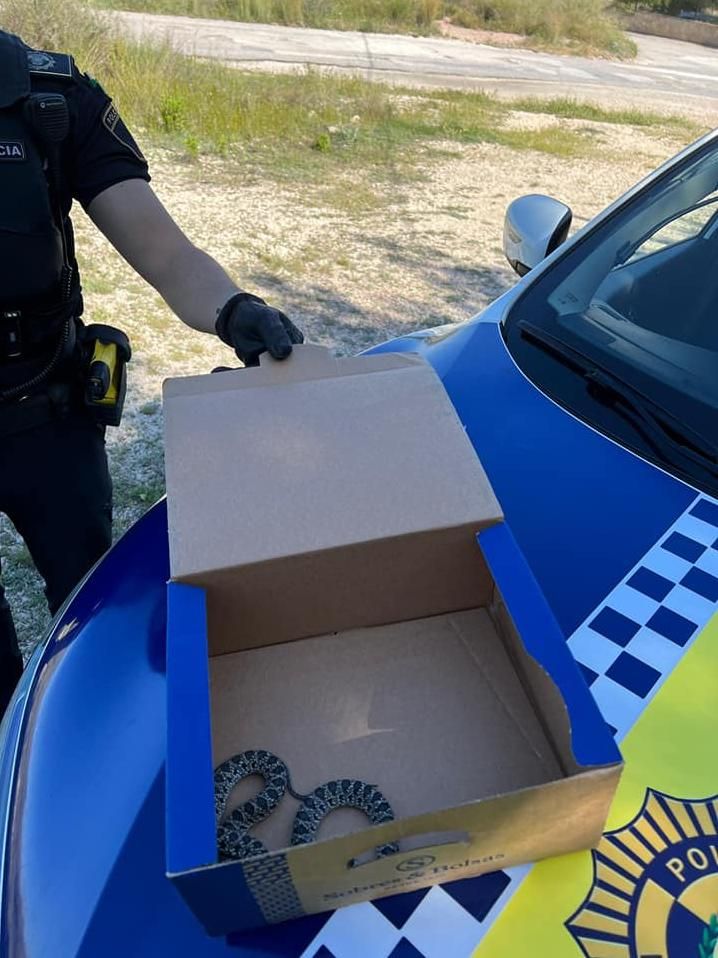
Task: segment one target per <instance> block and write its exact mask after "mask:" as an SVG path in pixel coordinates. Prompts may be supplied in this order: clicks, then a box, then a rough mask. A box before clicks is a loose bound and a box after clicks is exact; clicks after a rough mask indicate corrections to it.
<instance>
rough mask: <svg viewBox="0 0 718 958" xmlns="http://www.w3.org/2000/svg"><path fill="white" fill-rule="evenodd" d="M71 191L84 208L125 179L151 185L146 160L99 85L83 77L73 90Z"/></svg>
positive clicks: (70, 160) (70, 162)
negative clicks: (143, 181) (139, 180)
mask: <svg viewBox="0 0 718 958" xmlns="http://www.w3.org/2000/svg"><path fill="white" fill-rule="evenodd" d="M71 99H72V120H73V126H72V133H71V144H70V156H69V158H68V159H69V163H68V166H69V169H68V172H69V180H70V183H69V185H70V189H71V192H72V196H73V198H74V199H76V200H78V201H79V202H80V203H81V205H82V206H83V208H84V209H87V207H88V206H89V205H90V203H91V202H92V201H93V200H94V199H95V197H96V196H98V195H99V194H100V193H102V192H103V190H106V189H108V188H109V187H110V186H114V185H115V184H116V183H122V182H123V181H124V180H133V179H141V180H145V181H147V182H149V180H150V174H149V169H148V166H147V160H146V159H145V158H144V156H143V155H142V151H141V150H140V148H139V146H138V145H137V142H136V141H135V139H134V137H133V136H132V134H131V133H130V131H129V130H128V129H127V127H126V126H125V124H124V122H123V121H122V118H121V117H120V115H119V113H118V112H117V109H116V107H115V105H114V103H113V102H112V100H111V99H110V97H109V96H108V95H107V94H106V93H105V91H104V90H103V89H102V87H100V86H99V84H96V83H95V82H94V81H92V80H90V79H89V78H88V77H86V76H80V77H79V78H78V80H77V83H76V85H75V87H74V89H73V91H72V98H71Z"/></svg>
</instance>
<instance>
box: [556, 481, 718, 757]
mask: <svg viewBox="0 0 718 958" xmlns="http://www.w3.org/2000/svg"><path fill="white" fill-rule="evenodd" d="M716 604H718V504H716V503H715V502H713V501H711V500H710V499H706V498H705V497H699V498H698V499H696V500H695V502H694V503H693V504H692V505H691V506H690V507H689V508H688V510H687V511H686V512H684V513H683V515H682V516H680V518H679V519H678V520H677V522H675V523H674V525H673V526H672V527H671V528H670V529H669V530H668V531H667V532H666V534H665V535H664V536H663V537H662V538H661V539H660V540H659V542H658V543H657V544H656V545H655V546H654V547H653V548H652V549H651V550H650V551H649V552H648V553H647V554H646V555H645V556H644V557H643V558H642V559H641V561H640V562H639V564H638V565H637V566H636V567H635V568H633V569H632V570H631V572H630V573H629V574H628V575H627V576H626V578H625V579H624V580H623V582H621V583H620V584H619V585H618V586H616V588H615V589H614V590H613V592H612V593H611V594H610V595H609V596H608V598H607V599H606V601H605V602H604V603H603V605H601V606H600V607H599V609H598V610H596V611H594V612H592V613H591V615H590V616H589V617H588V619H586V621H585V622H584V623H583V624H582V625H581V626H580V627H579V628H578V629H577V630H576V631H575V632H574V634H573V635H572V636H571V638H570V639H569V641H568V644H569V648H570V649H571V652H572V653H573V656H574V658H575V659H576V661H577V662H578V663H579V665H580V666H581V668H582V670H583V672H584V674H585V676H586V679H587V680H588V683H589V685H590V686H591V691H592V692H593V695H594V697H595V699H596V701H597V702H598V706H599V708H600V709H601V711H602V713H603V716H604V718H605V719H606V721H607V722H608V723H609V725H610V726H611V727H612V728H613V729H614V732H615V735H616V739H617V741H619V742H620V740H621V739H622V738H623V737H624V735H625V734H626V733H627V732H628V730H629V729H630V728H631V726H632V725H633V723H634V722H635V721H636V719H637V718H638V716H639V715H640V714H641V712H642V711H643V709H644V708H645V707H646V704H647V703H648V702H649V701H650V699H651V698H652V697H653V695H655V693H656V691H657V690H658V688H659V687H660V685H661V683H662V681H663V679H664V678H665V676H667V675H668V674H669V673H670V672H671V671H672V669H673V668H674V667H675V666H676V664H677V663H678V660H679V659H680V658H681V656H682V655H683V653H684V652H685V650H686V647H687V646H688V644H689V642H690V641H691V639H692V638H693V637H694V636H695V635H696V634H697V632H698V631H699V629H701V628H702V627H703V626H704V625H705V624H706V622H707V621H708V620H709V619H710V617H711V616H712V615H713V613H714V612H715V610H716Z"/></svg>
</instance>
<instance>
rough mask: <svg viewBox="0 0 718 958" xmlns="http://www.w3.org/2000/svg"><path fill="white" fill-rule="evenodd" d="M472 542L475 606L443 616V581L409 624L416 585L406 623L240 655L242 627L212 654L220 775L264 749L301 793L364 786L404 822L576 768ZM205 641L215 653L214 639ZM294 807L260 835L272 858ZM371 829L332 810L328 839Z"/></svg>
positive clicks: (283, 842) (289, 804)
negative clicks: (432, 609) (429, 610)
mask: <svg viewBox="0 0 718 958" xmlns="http://www.w3.org/2000/svg"><path fill="white" fill-rule="evenodd" d="M471 540H472V541H473V556H471V557H470V559H471V561H470V568H471V569H472V570H473V572H474V580H475V585H474V597H475V600H474V603H473V605H472V607H471V608H468V609H460V610H457V611H451V612H445V611H443V607H444V606H445V605H446V601H447V596H446V595H444V596H442V594H441V589H440V584H441V582H442V581H443V582H444V584H445V586H446V589H447V594H448V595H449V596H450V595H451V592H452V587H451V582H450V579H449V577H447V576H442V575H440V574H438V573H437V576H436V579H437V581H436V583H435V601H436V604H437V606H438V608H440V609H442V611H441V612H440V613H439V614H436V615H427V616H423V617H416V616H413V615H412V604H413V601H414V597H415V595H416V593H414V592H412V590H409V589H408V590H406V595H407V600H408V603H409V604H408V605H407V606H406V607H405V608H404V609H402V608H400V607H399V606H398V605H395V606H394V609H393V611H394V615H395V618H396V619H397V620H402V621H393V622H390V623H387V624H382V625H374V626H369V627H366V628H354V629H348V630H341V631H332V632H327V633H325V634H320V635H316V636H313V637H310V638H304V639H300V640H297V641H292V642H285V643H281V644H271V645H267V646H265V647H259V648H258V647H254V648H243V641H242V628H241V626H240V625H238V626H237V627H236V628H235V629H234V636H235V649H236V651H227V649H226V640H223V642H222V652H221V654H217V653H215V654H210V699H211V716H212V739H213V758H214V765H215V767H216V766H217V765H218V764H220V763H221V762H222V761H224V760H226V759H227V758H229V757H230V756H231V755H234V754H236V753H238V752H241V751H243V750H245V749H267V750H268V751H270V752H273V753H274V754H276V755H278V756H279V757H280V758H282V759H283V761H285V762H286V764H287V766H288V767H289V770H290V774H291V778H292V784H293V787H294V789H295V790H296V791H298V792H300V793H308V792H310V791H312V790H313V789H314V788H315V787H316V786H318V785H319V784H321V783H323V782H326V781H329V780H331V779H336V778H358V779H361V780H363V781H366V782H371V783H372V784H376V785H377V786H378V787H379V788H380V789H381V791H382V792H383V793H384V795H385V797H386V798H387V800H388V801H389V802H390V804H391V805H392V807H393V810H394V814H395V817H396V818H405V817H408V816H412V815H417V814H421V813H424V812H430V811H433V810H439V809H443V808H447V807H453V806H456V805H460V804H462V803H465V802H471V801H476V800H479V799H482V798H486V797H489V796H492V795H498V794H502V793H505V792H510V791H514V790H517V789H522V788H526V787H529V786H534V785H540V784H543V783H546V782H550V781H554V780H556V779H559V778H561V777H563V774H564V768H565V766H566V763H567V762H571V763H573V760H572V758H571V756H570V747H568V722H567V718H566V712H565V708H563V707H561V709H560V712H559V711H556V713H555V718H556V719H557V723H556V724H557V729H556V730H557V731H559V732H561V725H563V727H564V728H563V734H562V736H561V738H560V744H557V742H556V741H554V730H552V728H551V724H550V723H549V724H547V722H546V720H545V717H544V715H543V707H542V704H541V701H547V699H546V695H545V694H544V692H545V690H544V691H543V692H542V691H541V689H539V696H538V697H537V696H536V694H535V693H534V691H533V689H532V685H531V682H530V681H529V680H528V679H527V676H528V674H529V671H530V669H531V666H530V663H529V661H528V659H529V656H527V655H526V653H525V652H523V651H522V648H521V645H520V642H519V643H518V644H515V643H514V642H513V641H512V639H511V636H510V620H506V621H504V622H503V624H502V616H500V615H497V614H496V613H495V610H492V609H491V608H490V606H491V598H492V595H493V591H492V580H491V577H490V573H489V571H488V568H487V567H486V565H485V563H484V562H483V559H482V557H481V553H480V551H479V549H478V547H477V546H476V543H475V540H473V537H471ZM277 586H278V595H280V594H281V583H277ZM402 613H404V614H402ZM297 626H298V631H299V632H300V633H301V631H302V625H301V622H298V623H297ZM209 639H210V647H211V646H212V636H211V631H210V635H209ZM531 661H533V660H531ZM533 665H534V667H535V668H536V669H538V670H539V672H542V670H541V669H540V668H539V667H538V666H536V664H535V663H533ZM546 681H547V682H548V683H549V685H551V683H550V680H549V679H548V678H546ZM555 694H556V696H558V692H557V691H556V690H555ZM540 699H541V701H539V700H540ZM559 702H560V696H559ZM557 749H558V750H557ZM259 787H261V779H259V778H251V779H246V780H245V781H244V782H242V783H240V784H239V785H238V786H237V787H236V788H235V790H234V792H233V794H232V796H231V798H230V803H229V804H230V808H233V807H235V806H236V805H237V804H239V803H240V802H242V801H245V800H246V799H247V798H248V797H250V796H251V795H252V794H254V793H256V791H257V790H258V788H259ZM297 808H298V803H297V801H296V800H295V799H293V798H291V796H289V795H287V796H285V798H284V799H283V800H282V802H281V804H280V806H279V808H278V809H277V810H276V811H275V812H274V813H273V814H272V815H271V816H270V817H269V818H268V819H267V820H266V821H265V822H263V823H261V824H259V825H258V826H256V827H255V828H254V829H253V830H252V834H253V835H255V836H256V837H257V838H259V839H260V840H262V841H264V842H265V843H266V845H267V847H268V848H270V849H272V850H276V849H278V848H284V847H286V846H288V844H289V841H290V836H291V828H292V822H293V818H294V815H295V814H296V811H297ZM367 825H368V822H367V819H366V817H365V816H364V815H362V814H361V813H360V812H358V811H355V810H350V809H341V810H337V811H336V812H334V813H332V814H331V815H330V816H328V817H327V818H326V819H325V822H324V823H323V825H322V827H321V830H320V833H319V838H320V839H325V838H331V837H335V836H337V835H342V834H347V833H349V832H353V831H357V830H360V829H364V828H366V827H367Z"/></svg>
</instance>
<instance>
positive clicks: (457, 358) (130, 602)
mask: <svg viewBox="0 0 718 958" xmlns="http://www.w3.org/2000/svg"><path fill="white" fill-rule="evenodd" d="M503 305H505V303H504V304H502V303H501V302H498V303H497V304H496V305H495V306H494V307H493V308H492V309H490V310H489V311H488V312H487V313H486V314H484V315H483V316H482V317H478V318H476V319H474V320H472V321H470V322H468V323H465V324H460V325H457V326H452V327H443V328H441V329H438V330H429V331H426V332H423V333H418V334H415V335H412V336H408V337H405V338H403V339H400V340H395V341H394V342H392V343H388V344H386V345H383V346H381V347H378V349H380V350H395V351H397V350H398V351H412V352H418V353H421V354H422V355H424V356H425V357H426V359H427V360H428V361H429V362H430V363H431V364H432V365H433V366H434V368H435V369H436V371H437V373H438V375H439V376H440V378H441V379H442V381H443V383H444V385H445V387H446V389H447V392H448V393H449V395H450V397H451V399H452V401H453V402H454V405H455V406H456V409H457V411H458V414H459V417H460V419H461V421H462V422H463V424H464V426H465V428H466V430H467V433H468V435H469V437H470V438H471V441H472V442H473V444H474V446H475V447H476V450H477V452H478V454H479V456H480V458H481V460H482V462H483V464H484V467H485V469H486V471H487V473H488V475H489V478H490V480H491V482H492V484H493V486H494V489H495V491H496V494H497V496H498V498H499V500H500V502H501V504H502V507H503V510H504V513H505V516H506V519H507V521H508V523H509V525H510V526H511V529H512V531H513V533H514V535H515V536H516V538H517V539H518V541H519V543H520V545H521V547H522V548H523V550H524V553H525V555H526V557H527V558H528V561H529V563H530V564H531V567H532V569H533V571H534V574H535V576H536V578H537V579H538V581H539V583H540V585H541V586H542V587H543V589H544V592H545V594H546V596H547V598H548V600H549V603H550V604H551V606H552V608H553V611H554V614H555V616H556V618H557V620H558V622H559V624H560V626H561V627H562V629H563V630H564V633H565V634H566V635H567V636H568V635H569V634H570V633H571V632H572V631H573V630H574V629H575V628H576V627H577V625H578V624H579V623H580V622H582V621H583V619H584V618H585V617H586V616H587V615H588V614H589V613H590V612H591V611H592V610H593V609H594V608H595V607H596V606H597V605H598V603H599V602H600V601H601V600H602V599H603V598H604V597H605V596H606V595H607V594H608V592H609V591H610V590H611V589H612V587H613V586H614V585H615V584H616V583H617V582H619V580H621V579H622V577H623V576H624V575H625V574H626V572H627V571H628V570H629V569H631V568H632V567H633V565H635V563H636V562H637V561H638V559H639V558H640V556H641V555H643V554H644V553H645V552H646V550H647V549H648V548H650V547H651V545H652V544H653V543H655V542H656V540H657V539H658V538H659V537H660V536H661V534H662V533H663V532H664V531H665V530H666V528H668V527H669V526H670V525H671V523H672V522H673V521H674V519H675V518H676V517H677V516H678V515H680V514H681V513H682V512H683V511H684V510H685V509H686V508H687V506H688V505H689V504H690V503H691V501H692V500H694V499H695V498H696V496H697V493H696V492H695V490H693V489H691V488H689V487H688V486H686V485H684V484H683V483H681V482H679V481H677V480H676V479H674V478H672V477H670V476H668V475H667V474H665V473H664V472H662V471H661V470H659V469H657V468H656V467H654V466H652V465H650V464H648V463H647V462H644V461H643V460H641V459H640V458H638V457H637V456H635V455H634V454H633V453H630V452H628V451H626V450H625V449H623V448H622V447H620V446H618V445H617V444H616V443H614V442H612V441H610V440H608V439H606V438H605V437H603V436H601V435H599V434H598V433H596V432H595V431H594V430H592V429H590V428H589V427H587V426H586V425H585V424H583V423H581V422H579V421H578V420H576V419H575V418H573V417H572V416H571V415H569V414H568V413H567V412H565V411H564V410H563V409H561V408H560V407H559V406H557V405H556V404H555V403H553V402H552V401H551V400H549V399H548V398H547V397H545V396H544V395H543V394H542V393H541V392H539V391H538V390H537V389H536V388H535V387H534V386H533V385H532V384H531V383H530V382H529V381H528V380H527V379H526V378H525V377H524V375H523V374H522V373H521V372H520V371H519V369H518V368H517V367H516V366H515V364H514V363H513V361H512V359H511V357H510V356H509V354H508V353H507V351H506V347H505V345H504V342H503V339H502V336H501V330H500V326H499V324H498V319H499V317H500V315H501V311H502V309H503ZM429 438H430V437H429ZM168 574H169V570H168V549H167V517H166V509H165V505H164V502H161V503H159V504H158V505H156V506H155V507H154V508H153V509H151V510H150V512H149V513H148V514H147V515H146V516H145V517H144V518H143V519H142V520H141V521H140V522H139V523H137V524H136V525H135V526H134V527H133V528H132V529H131V530H130V532H129V533H128V534H127V535H126V536H124V537H123V538H122V539H121V540H120V542H118V544H117V545H116V546H115V547H114V548H113V549H112V550H111V551H110V552H109V553H108V554H107V556H106V557H105V558H104V559H103V560H102V561H101V562H100V564H99V565H98V566H97V567H96V568H95V569H94V570H93V572H92V573H91V574H90V575H89V576H88V578H87V579H86V580H85V582H84V583H83V584H82V586H81V587H80V588H79V589H78V590H77V591H76V593H75V594H74V596H73V597H72V598H71V600H70V601H69V602H68V604H67V605H66V606H65V608H64V609H63V610H62V611H61V612H60V614H59V615H58V616H57V617H56V619H55V622H54V624H53V628H52V631H51V634H50V636H49V638H48V639H47V642H46V643H45V644H44V646H43V647H42V648H41V649H39V650H38V652H37V653H36V654H35V656H34V657H33V660H32V662H31V664H30V666H29V667H28V669H27V671H26V674H25V676H24V678H23V681H22V683H21V686H20V688H19V690H18V694H17V695H16V697H15V700H14V701H13V703H12V707H11V708H10V709H9V711H8V713H7V715H6V718H5V720H4V723H3V727H2V738H3V748H2V753H0V824H1V825H2V827H3V853H2V863H1V869H0V880H1V882H2V888H1V892H2V905H1V907H2V925H1V927H2V931H1V934H2V938H1V941H2V954H3V955H8V956H24V958H40V956H43V958H46V956H52V958H57V956H78V958H85V956H87V958H90V956H92V958H96V956H98V955H103V956H104V958H112V956H115V955H117V956H120V955H122V956H127V955H132V956H134V958H144V956H153V958H154V956H157V955H160V954H172V955H175V956H183V955H187V956H193V958H202V956H205V955H207V956H214V955H228V956H229V955H232V956H234V958H237V956H241V958H248V956H254V955H257V956H259V955H273V956H279V955H287V956H289V955H293V956H295V955H299V954H301V952H302V951H303V949H304V947H305V946H306V945H307V944H308V943H309V942H310V940H311V939H312V937H313V936H314V935H315V934H316V932H317V929H318V928H320V927H321V926H322V924H323V922H324V921H325V920H326V917H325V916H314V917H312V918H307V919H302V920H301V921H298V922H293V923H291V925H284V926H280V927H278V928H275V929H269V930H267V931H262V932H259V933H256V934H253V935H249V936H246V935H245V936H243V937H242V938H241V939H237V940H236V941H231V940H225V939H214V940H212V939H208V938H207V937H206V936H205V935H204V934H203V932H202V929H201V928H200V926H199V924H198V923H197V922H196V920H195V919H194V918H193V917H192V915H191V913H190V912H189V910H188V909H187V908H186V906H185V905H184V904H183V902H182V901H181V900H180V898H179V896H178V895H177V893H176V892H175V890H174V889H173V888H172V886H171V885H170V883H169V882H168V881H167V880H166V879H165V877H164V832H163V820H164V818H163V802H164V797H163V789H164V785H163V775H164V770H163V769H164V754H165V682H164V632H165V583H166V580H167V578H168Z"/></svg>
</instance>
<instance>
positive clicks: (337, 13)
mask: <svg viewBox="0 0 718 958" xmlns="http://www.w3.org/2000/svg"><path fill="white" fill-rule="evenodd" d="M96 2H97V3H99V4H100V5H102V6H108V7H115V8H118V9H122V10H138V11H142V12H145V13H175V14H180V15H183V16H190V17H207V18H219V19H224V20H240V21H243V22H245V23H280V24H285V25H292V26H305V27H323V28H330V29H337V30H366V31H370V32H379V33H387V32H388V33H411V34H429V33H433V32H435V30H436V21H437V20H441V19H444V18H446V19H449V20H451V22H452V23H455V24H457V25H458V26H463V27H473V28H480V29H484V30H492V31H505V32H508V33H518V34H522V35H524V36H526V37H528V38H529V40H530V41H531V42H532V43H533V44H539V45H548V46H551V47H557V46H566V47H568V48H569V49H571V48H573V49H575V50H576V52H591V51H593V52H604V53H609V54H611V55H614V56H619V57H631V56H634V55H635V52H636V48H635V45H634V44H633V43H632V42H631V41H630V40H629V39H628V38H627V37H626V36H625V34H624V33H623V32H622V31H621V29H620V27H619V26H618V24H617V22H616V21H615V20H614V19H613V17H612V16H611V14H610V13H608V12H607V9H606V8H607V6H608V4H607V2H606V0H96Z"/></svg>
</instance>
